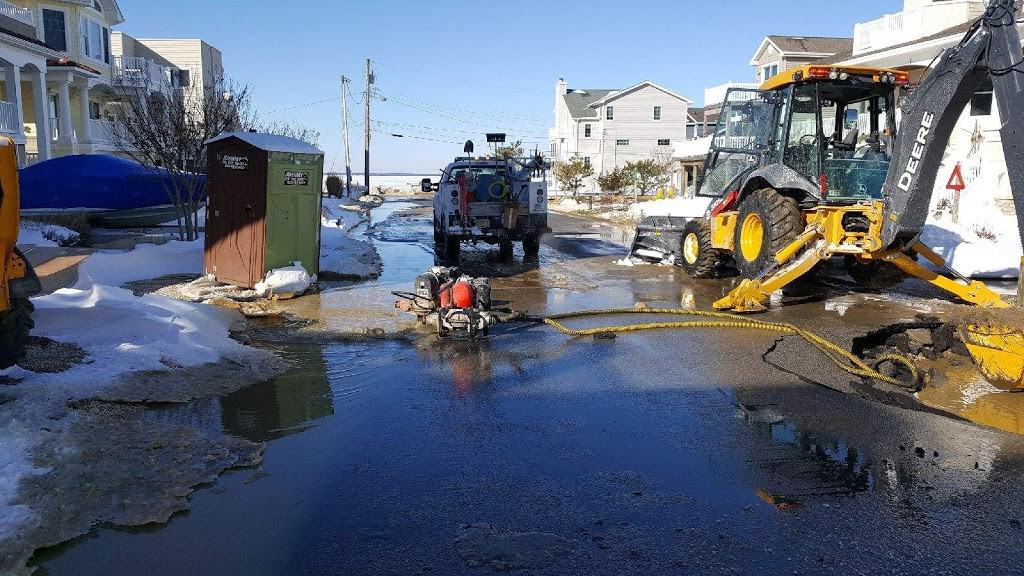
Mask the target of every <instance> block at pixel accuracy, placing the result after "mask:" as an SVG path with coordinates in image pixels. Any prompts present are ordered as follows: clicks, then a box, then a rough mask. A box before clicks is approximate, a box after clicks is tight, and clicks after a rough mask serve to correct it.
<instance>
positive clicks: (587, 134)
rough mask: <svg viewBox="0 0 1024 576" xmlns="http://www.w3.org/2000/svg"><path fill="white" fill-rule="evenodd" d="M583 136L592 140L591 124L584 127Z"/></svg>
mask: <svg viewBox="0 0 1024 576" xmlns="http://www.w3.org/2000/svg"><path fill="white" fill-rule="evenodd" d="M583 136H584V138H590V124H584V125H583Z"/></svg>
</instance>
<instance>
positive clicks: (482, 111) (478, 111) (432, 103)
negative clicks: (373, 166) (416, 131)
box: [391, 92, 548, 125]
mask: <svg viewBox="0 0 1024 576" xmlns="http://www.w3.org/2000/svg"><path fill="white" fill-rule="evenodd" d="M391 94H394V95H396V96H398V97H399V98H402V99H403V100H406V101H409V102H414V103H418V104H421V105H423V106H426V107H429V108H443V109H447V110H458V111H464V112H469V113H472V114H475V115H488V116H508V117H510V118H522V119H524V120H531V121H534V122H536V123H539V124H545V125H546V124H547V123H548V121H547V120H544V119H543V118H541V117H540V116H534V115H532V114H519V113H516V112H508V111H505V110H494V109H488V108H477V107H468V106H465V105H462V104H451V103H449V102H441V101H440V100H429V99H424V98H420V97H416V96H409V95H407V94H402V93H401V92H393V93H391Z"/></svg>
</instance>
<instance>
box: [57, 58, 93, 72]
mask: <svg viewBox="0 0 1024 576" xmlns="http://www.w3.org/2000/svg"><path fill="white" fill-rule="evenodd" d="M46 67H47V68H78V69H79V70H82V71H85V72H88V73H90V74H96V75H99V74H101V72H100V71H99V70H97V69H95V68H92V67H91V66H86V65H85V64H82V63H81V62H75V61H74V60H68V59H67V58H54V59H50V60H47V61H46Z"/></svg>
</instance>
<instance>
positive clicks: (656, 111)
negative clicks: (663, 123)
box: [654, 106, 661, 120]
mask: <svg viewBox="0 0 1024 576" xmlns="http://www.w3.org/2000/svg"><path fill="white" fill-rule="evenodd" d="M654 119H655V120H661V106H655V107H654Z"/></svg>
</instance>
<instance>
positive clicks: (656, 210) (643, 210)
mask: <svg viewBox="0 0 1024 576" xmlns="http://www.w3.org/2000/svg"><path fill="white" fill-rule="evenodd" d="M712 200H713V198H705V197H701V196H696V197H693V198H666V199H664V200H653V201H650V202H637V203H636V204H633V205H632V206H630V207H629V216H630V218H631V219H633V220H642V219H643V218H646V217H648V216H681V217H684V218H700V217H702V216H704V215H705V213H707V210H708V206H709V205H710V204H711V201H712Z"/></svg>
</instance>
